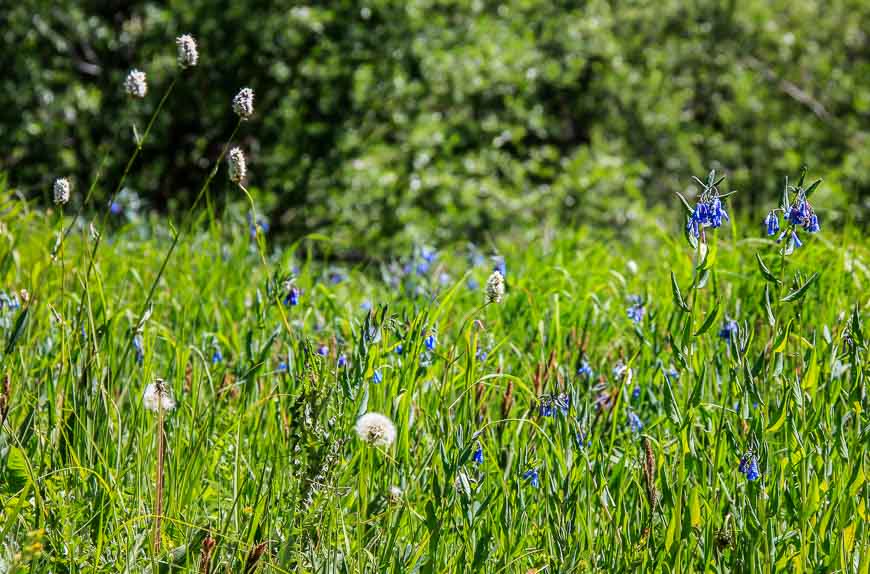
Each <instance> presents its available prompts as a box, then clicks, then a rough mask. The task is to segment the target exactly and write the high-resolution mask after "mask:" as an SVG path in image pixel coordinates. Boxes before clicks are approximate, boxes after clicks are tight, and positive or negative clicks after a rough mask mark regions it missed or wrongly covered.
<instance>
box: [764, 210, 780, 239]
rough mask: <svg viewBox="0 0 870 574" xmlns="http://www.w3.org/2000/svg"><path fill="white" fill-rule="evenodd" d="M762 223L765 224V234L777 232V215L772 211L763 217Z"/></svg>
mask: <svg viewBox="0 0 870 574" xmlns="http://www.w3.org/2000/svg"><path fill="white" fill-rule="evenodd" d="M764 224H765V225H766V226H767V235H768V237H769V236H771V235H776V234H777V233H778V232H779V216H777V215H776V213H774V212H773V211H771V212H769V213H768V214H767V217H765V218H764Z"/></svg>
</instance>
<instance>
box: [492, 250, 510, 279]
mask: <svg viewBox="0 0 870 574" xmlns="http://www.w3.org/2000/svg"><path fill="white" fill-rule="evenodd" d="M492 259H493V262H494V263H493V266H492V270H493V271H498V272H499V273H501V276H502V277H507V264H506V263H505V259H504V257H502V256H501V255H496V256H494V257H493V258H492Z"/></svg>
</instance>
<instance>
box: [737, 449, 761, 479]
mask: <svg viewBox="0 0 870 574" xmlns="http://www.w3.org/2000/svg"><path fill="white" fill-rule="evenodd" d="M737 470H738V472H740V473H741V474H745V475H746V479H747V480H748V481H750V482H752V481H754V480H758V478H759V477H760V476H761V473H760V472H759V470H758V457H756V456H755V453H753V452H752V451H751V450H750V451H749V452H746V453H744V455H743V456H742V457H740V464H739V465H738V467H737Z"/></svg>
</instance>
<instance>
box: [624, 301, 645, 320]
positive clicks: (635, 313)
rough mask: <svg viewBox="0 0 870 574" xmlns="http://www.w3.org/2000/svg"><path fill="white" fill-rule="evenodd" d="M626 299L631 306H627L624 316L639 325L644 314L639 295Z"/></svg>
mask: <svg viewBox="0 0 870 574" xmlns="http://www.w3.org/2000/svg"><path fill="white" fill-rule="evenodd" d="M628 299H629V301H631V305H629V307H628V309H627V310H626V312H625V314H626V315H628V318H629V319H631V320H632V321H634V322H635V323H640V322H641V321H643V315H644V313H645V312H646V309H644V306H643V299H642V298H641V296H640V295H632V296H631V297H629V298H628Z"/></svg>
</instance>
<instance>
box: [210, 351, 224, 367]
mask: <svg viewBox="0 0 870 574" xmlns="http://www.w3.org/2000/svg"><path fill="white" fill-rule="evenodd" d="M223 360H224V355H223V353H221V350H220V349H215V350H214V353H213V354H212V356H211V364H212V365H217V364H218V363H220V362H221V361H223Z"/></svg>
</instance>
